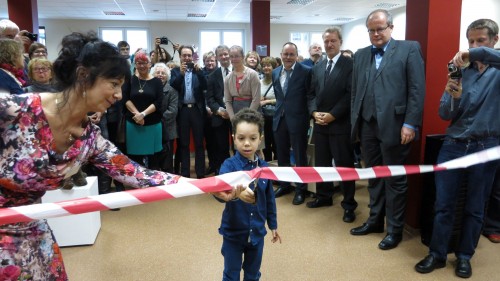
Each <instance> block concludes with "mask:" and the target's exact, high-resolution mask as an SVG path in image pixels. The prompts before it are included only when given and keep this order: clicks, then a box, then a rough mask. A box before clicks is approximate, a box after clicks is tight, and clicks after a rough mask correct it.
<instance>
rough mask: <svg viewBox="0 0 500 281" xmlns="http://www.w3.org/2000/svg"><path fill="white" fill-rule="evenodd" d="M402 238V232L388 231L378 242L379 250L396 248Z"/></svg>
mask: <svg viewBox="0 0 500 281" xmlns="http://www.w3.org/2000/svg"><path fill="white" fill-rule="evenodd" d="M401 240H403V234H401V233H389V234H387V235H386V236H385V237H384V239H382V241H380V243H379V244H378V247H379V248H380V249H381V250H390V249H394V248H396V247H397V246H398V245H399V243H400V242H401Z"/></svg>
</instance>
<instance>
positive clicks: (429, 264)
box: [415, 255, 446, 273]
mask: <svg viewBox="0 0 500 281" xmlns="http://www.w3.org/2000/svg"><path fill="white" fill-rule="evenodd" d="M445 266H446V260H438V259H437V258H435V257H434V256H433V255H428V256H427V257H425V258H424V259H423V260H421V261H420V262H419V263H417V264H416V265H415V270H416V271H417V272H420V273H430V272H432V271H433V270H434V269H437V268H443V267H445Z"/></svg>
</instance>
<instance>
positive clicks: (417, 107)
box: [351, 9, 425, 250]
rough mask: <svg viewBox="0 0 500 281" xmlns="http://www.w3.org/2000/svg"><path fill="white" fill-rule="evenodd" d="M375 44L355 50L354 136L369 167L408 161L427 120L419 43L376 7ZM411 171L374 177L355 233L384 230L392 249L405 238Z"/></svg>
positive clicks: (371, 26)
mask: <svg viewBox="0 0 500 281" xmlns="http://www.w3.org/2000/svg"><path fill="white" fill-rule="evenodd" d="M366 27H367V28H368V35H369V37H370V41H371V43H372V45H371V46H368V47H365V48H363V49H360V50H358V51H357V52H356V54H355V55H354V69H353V83H352V91H351V93H352V97H351V125H352V130H351V133H352V134H351V136H352V139H353V140H355V139H357V138H358V137H359V139H360V140H361V148H362V153H363V158H364V159H365V161H366V165H367V167H373V166H379V165H403V164H404V163H405V161H406V158H407V156H408V153H409V151H410V144H411V142H412V141H413V140H415V137H416V136H417V134H418V127H419V126H420V124H421V122H422V110H423V103H424V96H425V70H424V62H423V59H422V53H421V49H420V45H419V43H418V42H414V41H400V40H394V39H393V38H391V34H392V30H393V27H394V26H393V22H392V15H391V14H390V13H389V12H388V11H386V10H382V9H379V10H375V11H373V12H371V13H370V14H369V15H368V17H367V19H366ZM407 189H408V184H407V179H406V176H396V177H388V178H377V179H370V180H369V181H368V191H369V193H370V216H369V218H368V220H367V221H366V223H364V224H363V225H362V226H359V227H356V228H353V229H351V234H352V235H366V234H369V233H382V232H384V216H385V219H386V222H387V235H386V236H385V238H384V239H383V240H382V241H381V242H380V244H379V245H378V247H379V248H380V249H382V250H389V249H393V248H395V247H397V246H398V244H399V243H400V242H401V240H402V236H403V227H404V218H405V209H406V197H407V196H406V195H407Z"/></svg>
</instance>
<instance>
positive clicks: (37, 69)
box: [33, 67, 50, 72]
mask: <svg viewBox="0 0 500 281" xmlns="http://www.w3.org/2000/svg"><path fill="white" fill-rule="evenodd" d="M49 70H50V68H48V67H34V68H33V71H34V72H47V71H49Z"/></svg>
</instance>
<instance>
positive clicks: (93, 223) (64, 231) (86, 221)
mask: <svg viewBox="0 0 500 281" xmlns="http://www.w3.org/2000/svg"><path fill="white" fill-rule="evenodd" d="M98 194H99V190H98V186H97V177H87V185H86V186H75V187H73V189H71V190H65V189H58V190H52V191H47V192H46V193H45V195H44V196H43V197H42V203H53V202H59V201H65V200H72V199H78V198H82V197H87V196H91V195H98ZM47 222H48V223H49V226H50V228H52V231H53V232H54V236H55V237H56V241H57V243H58V244H59V246H61V247H64V246H77V245H92V244H94V242H95V240H96V238H97V234H98V233H99V230H100V229H101V212H92V213H85V214H80V215H71V216H66V217H60V218H51V219H47Z"/></svg>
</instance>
